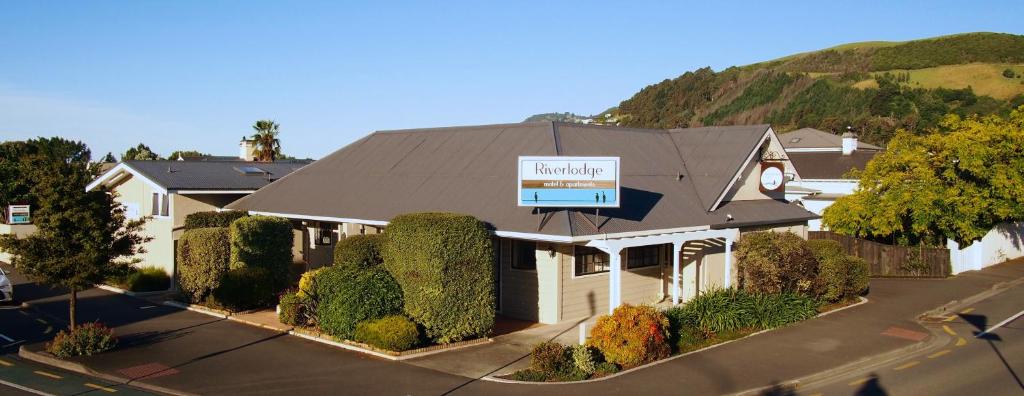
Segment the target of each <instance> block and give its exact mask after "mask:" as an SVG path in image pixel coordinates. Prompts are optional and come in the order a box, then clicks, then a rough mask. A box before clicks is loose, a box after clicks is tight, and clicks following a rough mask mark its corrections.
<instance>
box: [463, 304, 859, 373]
mask: <svg viewBox="0 0 1024 396" xmlns="http://www.w3.org/2000/svg"><path fill="white" fill-rule="evenodd" d="M858 298H859V299H860V301H858V302H856V303H854V304H850V305H847V306H843V307H840V308H837V309H833V310H831V311H828V312H822V313H820V314H817V315H815V316H814V317H813V318H809V319H807V320H803V321H800V322H796V323H791V324H789V325H785V326H780V327H775V328H771V329H765V330H761V331H757V332H754V333H750V334H747V335H745V336H743V337H740V338H736V339H733V340H729V341H725V342H720V343H717V344H714V345H708V346H706V347H704V348H701V349H697V350H693V351H689V352H686V353H680V354H678V355H674V356H669V357H667V358H664V359H661V360H655V361H653V362H650V363H647V364H643V365H640V366H637V367H633V368H630V369H628V370H623V371H619V372H617V373H614V374H609V375H606V376H603V377H600V378H592V379H585V380H580V381H562V382H535V381H517V380H510V379H507V378H499V377H498V376H500V375H508V374H512V373H504V374H495V375H488V376H484V377H481V378H480V379H481V380H483V381H489V382H497V383H502V384H520V385H573V384H585V383H588V382H600V381H607V380H610V379H612V378H615V377H619V376H622V375H626V374H629V373H632V372H634V371H640V370H643V369H646V368H648V367H654V366H657V365H659V364H662V363H667V362H670V361H673V360H676V359H679V358H681V357H684V356H689V355H693V354H697V353H701V352H704V351H707V350H710V349H714V348H718V347H721V346H725V345H727V344H731V343H734V342H737V341H742V340H745V339H747V338H750V337H753V336H757V335H761V334H764V333H769V332H772V331H775V330H779V329H782V328H786V327H789V326H796V325H798V324H800V323H804V322H807V321H809V320H814V319H817V318H820V317H822V316H827V315H830V314H833V313H836V312H839V311H842V310H845V309H850V308H853V307H858V306H861V305H863V304H866V303H867V302H869V301H870V300H868V299H867V298H866V297H863V296H858Z"/></svg>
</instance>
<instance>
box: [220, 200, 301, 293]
mask: <svg viewBox="0 0 1024 396" xmlns="http://www.w3.org/2000/svg"><path fill="white" fill-rule="evenodd" d="M293 239H294V235H293V234H292V223H291V222H290V221H288V219H285V218H282V217H271V216H247V217H243V218H240V219H238V220H235V221H234V222H233V223H231V268H232V269H238V268H247V267H248V268H263V269H266V270H267V271H268V272H269V275H270V276H271V278H272V280H273V287H274V289H275V291H274V292H275V293H276V292H277V291H280V290H281V289H283V288H284V287H286V286H287V284H288V277H289V271H290V269H291V263H292V243H293V242H294V241H293Z"/></svg>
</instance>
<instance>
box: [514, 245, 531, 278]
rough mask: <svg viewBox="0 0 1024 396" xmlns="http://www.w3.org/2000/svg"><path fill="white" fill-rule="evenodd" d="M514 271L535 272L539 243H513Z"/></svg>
mask: <svg viewBox="0 0 1024 396" xmlns="http://www.w3.org/2000/svg"><path fill="white" fill-rule="evenodd" d="M512 269H517V270H527V271H534V270H536V269H537V243H536V242H528V241H512Z"/></svg>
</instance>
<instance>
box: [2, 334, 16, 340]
mask: <svg viewBox="0 0 1024 396" xmlns="http://www.w3.org/2000/svg"><path fill="white" fill-rule="evenodd" d="M0 338H3V339H4V341H7V342H14V339H13V338H11V337H8V336H5V335H3V334H0Z"/></svg>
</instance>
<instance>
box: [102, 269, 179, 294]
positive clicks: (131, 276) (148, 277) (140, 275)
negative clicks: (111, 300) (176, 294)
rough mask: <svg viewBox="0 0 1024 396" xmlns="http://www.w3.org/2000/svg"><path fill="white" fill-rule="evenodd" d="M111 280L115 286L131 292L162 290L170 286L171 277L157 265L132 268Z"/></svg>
mask: <svg viewBox="0 0 1024 396" xmlns="http://www.w3.org/2000/svg"><path fill="white" fill-rule="evenodd" d="M112 282H113V283H114V285H116V286H117V287H120V288H122V289H125V290H128V291H133V292H152V291H162V290H167V289H170V288H171V277H170V276H167V273H166V272H164V270H163V268H159V267H142V268H132V269H131V270H129V272H128V274H126V275H125V276H122V277H118V278H116V279H112Z"/></svg>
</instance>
